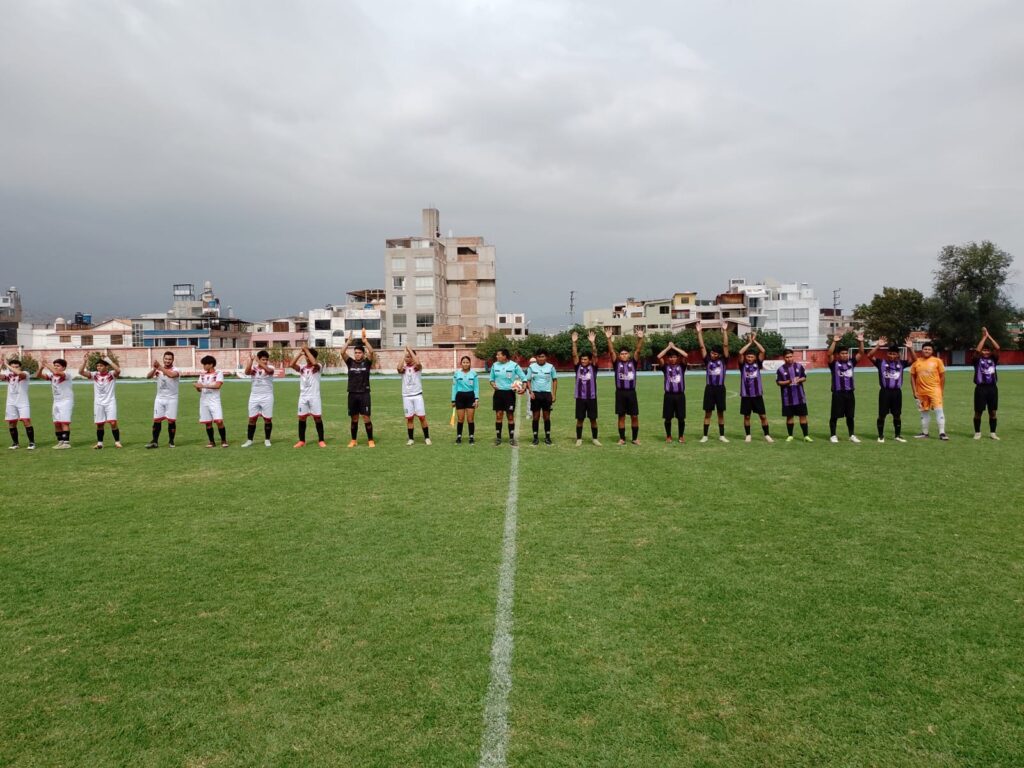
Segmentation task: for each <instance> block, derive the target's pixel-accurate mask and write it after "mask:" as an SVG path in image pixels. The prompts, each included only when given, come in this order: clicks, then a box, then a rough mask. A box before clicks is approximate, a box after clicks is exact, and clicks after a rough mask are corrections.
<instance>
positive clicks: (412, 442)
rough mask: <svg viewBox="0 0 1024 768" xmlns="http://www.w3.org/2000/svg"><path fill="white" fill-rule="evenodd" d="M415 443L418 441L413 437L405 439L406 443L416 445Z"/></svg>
mask: <svg viewBox="0 0 1024 768" xmlns="http://www.w3.org/2000/svg"><path fill="white" fill-rule="evenodd" d="M415 443H416V441H415V440H413V439H412V438H411V437H410V438H409V439H408V440H406V441H405V444H406V445H414V444H415Z"/></svg>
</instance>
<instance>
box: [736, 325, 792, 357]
mask: <svg viewBox="0 0 1024 768" xmlns="http://www.w3.org/2000/svg"><path fill="white" fill-rule="evenodd" d="M757 340H758V341H759V342H761V346H762V347H764V356H765V357H766V358H767V359H769V360H771V359H772V358H775V357H782V350H784V349H785V348H786V338H785V337H784V336H783V335H782V334H781V333H779V332H778V331H758V332H757ZM743 343H744V344H746V343H747V342H746V341H744V342H743Z"/></svg>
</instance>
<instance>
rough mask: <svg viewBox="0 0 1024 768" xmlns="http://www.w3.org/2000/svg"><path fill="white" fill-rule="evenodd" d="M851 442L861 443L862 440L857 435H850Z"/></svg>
mask: <svg viewBox="0 0 1024 768" xmlns="http://www.w3.org/2000/svg"><path fill="white" fill-rule="evenodd" d="M850 442H851V443H859V442H860V438H859V437H857V436H856V435H850Z"/></svg>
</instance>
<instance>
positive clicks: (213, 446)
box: [206, 443, 217, 448]
mask: <svg viewBox="0 0 1024 768" xmlns="http://www.w3.org/2000/svg"><path fill="white" fill-rule="evenodd" d="M206 447H207V448H216V447H217V446H216V445H214V444H213V443H207V444H206Z"/></svg>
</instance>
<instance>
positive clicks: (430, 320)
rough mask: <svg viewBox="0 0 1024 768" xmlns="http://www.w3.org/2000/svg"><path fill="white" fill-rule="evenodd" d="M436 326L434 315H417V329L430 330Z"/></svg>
mask: <svg viewBox="0 0 1024 768" xmlns="http://www.w3.org/2000/svg"><path fill="white" fill-rule="evenodd" d="M433 325H434V316H433V314H429V315H428V314H422V315H416V327H417V328H430V327H432V326H433Z"/></svg>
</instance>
